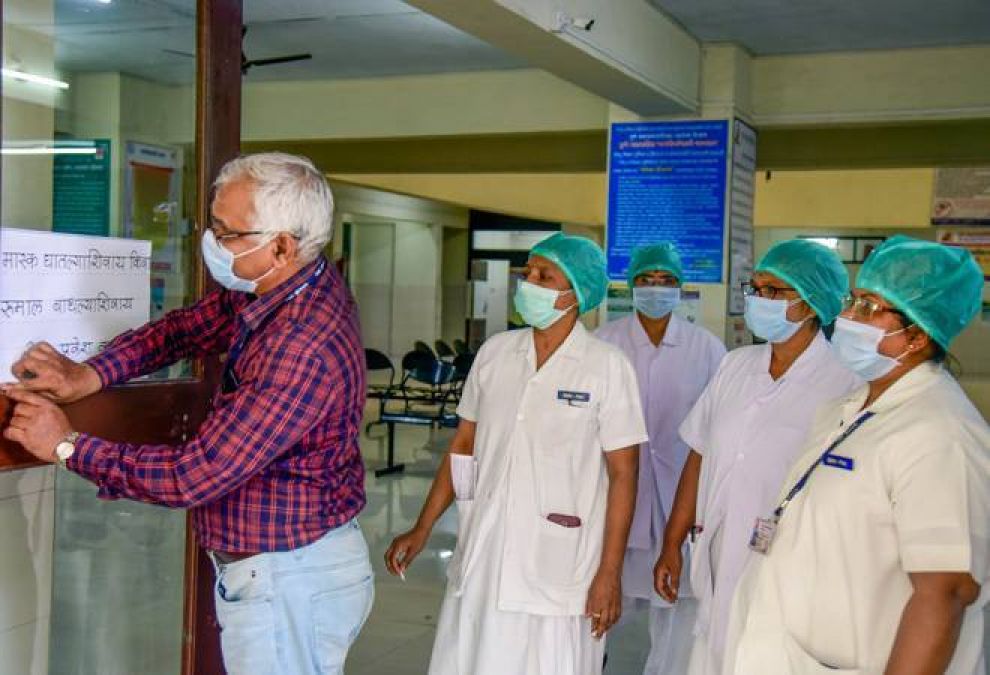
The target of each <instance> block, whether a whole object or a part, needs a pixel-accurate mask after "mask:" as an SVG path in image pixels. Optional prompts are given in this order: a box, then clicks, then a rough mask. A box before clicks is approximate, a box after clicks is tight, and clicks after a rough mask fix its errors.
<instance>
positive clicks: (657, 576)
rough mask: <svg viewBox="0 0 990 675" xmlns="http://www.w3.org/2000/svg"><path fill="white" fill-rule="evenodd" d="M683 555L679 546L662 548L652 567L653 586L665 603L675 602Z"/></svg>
mask: <svg viewBox="0 0 990 675" xmlns="http://www.w3.org/2000/svg"><path fill="white" fill-rule="evenodd" d="M683 565H684V555H683V554H682V553H681V548H680V547H679V546H670V547H666V546H665V547H664V549H663V551H661V553H660V557H659V558H658V559H657V564H656V565H655V566H654V567H653V586H654V588H656V589H657V593H659V594H660V597H661V598H663V599H664V600H666V601H667V602H671V603H673V602H677V589H678V587H679V586H680V585H681V567H682V566H683Z"/></svg>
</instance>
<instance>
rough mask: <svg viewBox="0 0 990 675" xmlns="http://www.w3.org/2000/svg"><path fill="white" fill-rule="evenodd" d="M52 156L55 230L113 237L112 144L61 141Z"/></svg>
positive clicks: (103, 139)
mask: <svg viewBox="0 0 990 675" xmlns="http://www.w3.org/2000/svg"><path fill="white" fill-rule="evenodd" d="M55 147H56V148H57V149H59V150H60V151H61V152H59V153H58V154H56V155H54V156H53V157H52V229H53V230H54V231H55V232H65V233H66V234H86V235H91V236H94V237H105V236H107V235H108V234H110V141H109V140H108V139H105V138H99V139H95V140H91V141H83V140H72V141H68V140H65V141H63V140H60V141H56V143H55Z"/></svg>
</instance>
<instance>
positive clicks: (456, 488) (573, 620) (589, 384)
mask: <svg viewBox="0 0 990 675" xmlns="http://www.w3.org/2000/svg"><path fill="white" fill-rule="evenodd" d="M606 283H607V282H606V278H605V260H604V255H603V254H602V251H601V249H600V248H598V246H596V245H595V244H594V243H592V242H591V241H589V240H587V239H582V238H580V237H569V236H566V235H563V234H556V235H553V236H552V237H550V238H548V239H545V240H543V241H542V242H540V243H539V244H537V245H536V247H535V248H534V249H533V250H532V252H531V254H530V258H529V262H528V263H527V265H526V272H525V281H522V282H521V283H520V285H519V289H518V291H517V293H516V296H515V305H516V308H517V309H518V310H519V313H520V315H521V316H522V318H523V319H524V320H525V321H526V323H527V324H529V325H530V326H531V328H529V329H523V330H517V331H510V332H507V333H502V334H500V335H496V336H494V337H492V338H491V339H489V340H488V341H487V342H486V343H485V344H484V345H483V346H482V348H481V350H480V352H479V353H478V356H477V358H476V360H475V362H474V365H473V367H472V369H471V373H470V375H469V376H468V380H467V382H466V383H465V385H464V394H463V397H462V398H461V403H460V406H459V407H458V410H457V412H458V415H459V416H460V418H461V422H460V425H459V427H458V429H457V433H456V435H455V436H454V439H453V441H452V443H451V448H450V453H449V454H448V455H447V456H446V457H445V458H444V461H443V462H442V463H441V465H440V470H439V472H438V473H437V477H436V479H435V480H434V482H433V487H432V489H431V490H430V494H429V496H428V497H427V501H426V504H425V505H424V507H423V510H422V513H421V514H420V517H419V520H418V522H417V524H416V526H415V527H414V528H413V529H412V530H410V531H409V532H407V533H406V534H404V535H401V536H399V537H397V538H396V539H395V541H393V542H392V545H391V546H390V548H389V550H388V551H387V552H386V554H385V560H386V565H387V567H388V569H389V571H390V572H391V573H393V574H401V573H403V571H404V570H405V568H406V567H407V566H408V565H409V564H410V562H412V560H413V558H415V557H416V555H417V554H418V553H419V552H420V551H421V550H422V549H423V547H424V545H425V544H426V540H427V539H428V538H429V535H430V531H431V529H432V528H433V524H434V523H435V522H436V521H437V519H438V518H439V517H440V515H441V514H442V513H443V512H444V511H445V510H446V509H447V507H448V506H449V505H450V504H451V502H452V501H454V499H456V500H457V506H458V514H459V517H460V526H459V530H460V533H459V537H458V542H457V551H456V552H455V554H454V557H453V559H452V560H451V563H450V569H449V572H448V577H449V582H448V585H447V594H446V597H445V599H444V603H443V608H442V610H441V612H440V619H439V624H438V626H437V637H436V641H435V643H434V646H433V657H432V660H431V663H430V670H429V672H430V673H431V674H432V675H448V674H449V675H467V674H468V673H470V674H471V675H592V674H593V673H600V672H601V671H602V658H603V649H604V645H603V641H602V640H601V639H600V638H601V637H602V636H603V635H604V634H605V632H606V631H607V630H608V629H609V628H610V627H611V626H612V624H614V623H615V621H616V620H617V619H618V618H619V614H620V612H621V604H622V594H621V575H622V560H623V556H624V554H625V548H626V538H627V536H628V534H629V523H630V521H631V520H632V514H633V508H634V506H635V501H636V470H637V466H638V463H639V458H638V446H639V444H640V443H642V442H643V441H645V440H647V436H646V433H645V427H644V422H643V414H642V411H641V408H640V403H639V392H638V391H637V388H636V376H635V374H634V373H633V370H632V366H631V365H630V364H629V361H628V360H627V359H626V358H625V356H623V355H622V352H620V351H619V350H618V349H616V348H615V347H612V346H611V345H608V344H606V343H605V342H602V341H601V340H598V339H597V338H595V337H592V336H591V335H589V334H588V332H587V331H586V330H585V328H584V326H583V325H581V324H580V323H579V322H578V320H577V317H578V314H580V313H582V312H587V311H590V310H592V309H594V308H595V307H596V306H597V305H598V304H599V303H600V302H601V300H602V298H603V297H604V295H605V286H606ZM595 638H598V639H595Z"/></svg>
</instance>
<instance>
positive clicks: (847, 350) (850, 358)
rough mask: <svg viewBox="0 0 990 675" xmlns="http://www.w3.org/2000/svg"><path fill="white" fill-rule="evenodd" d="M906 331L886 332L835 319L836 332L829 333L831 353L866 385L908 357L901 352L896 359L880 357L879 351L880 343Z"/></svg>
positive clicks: (866, 324) (858, 323)
mask: <svg viewBox="0 0 990 675" xmlns="http://www.w3.org/2000/svg"><path fill="white" fill-rule="evenodd" d="M905 330H907V328H906V327H905V328H902V329H900V330H895V331H894V332H893V333H885V332H883V329H882V328H877V327H876V326H871V325H870V324H868V323H860V322H859V321H852V320H851V319H847V318H845V317H842V316H840V317H839V318H838V319H836V320H835V332H834V333H832V351H833V352H834V353H835V356H836V358H838V359H839V361H840V362H841V363H842V365H844V366H845V367H846V368H848V369H849V370H851V371H853V372H854V373H856V374H857V375H859V376H860V377H861V378H863V379H864V380H866V381H867V382H870V381H872V380H879V379H880V378H882V377H884V376H885V375H887V374H888V373H890V371H892V370H893V369H894V368H896V367H897V366H899V365H901V361H900V360H901V359H902V358H904V354H907V352H904V354H901V355H900V356H898V357H897V358H896V359H895V358H894V357H892V356H887V355H886V354H881V353H880V352H879V350H878V348H879V347H880V342H882V341H883V339H884V338H885V337H887V336H890V335H897V334H898V333H903V332H904V331H905Z"/></svg>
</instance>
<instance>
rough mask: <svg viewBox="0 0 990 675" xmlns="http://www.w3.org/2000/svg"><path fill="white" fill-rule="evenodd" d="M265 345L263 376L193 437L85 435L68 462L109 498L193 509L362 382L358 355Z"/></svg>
mask: <svg viewBox="0 0 990 675" xmlns="http://www.w3.org/2000/svg"><path fill="white" fill-rule="evenodd" d="M327 339H328V340H333V339H334V338H333V336H332V335H330V336H328V338H327ZM264 351H265V353H266V354H268V355H269V356H270V358H269V359H268V360H266V362H265V363H264V364H263V365H262V367H261V368H260V369H259V372H258V374H257V375H255V376H253V377H252V378H251V379H248V380H246V381H244V382H242V383H241V384H240V386H239V387H238V388H237V390H236V391H235V392H234V393H232V394H231V399H230V400H229V401H226V402H225V404H224V406H223V407H222V408H220V409H219V410H217V411H214V412H213V413H212V414H211V415H210V416H209V417H208V418H207V419H206V421H205V422H204V423H203V425H202V426H201V427H200V429H199V431H198V433H197V436H196V438H194V439H193V440H191V441H189V442H188V443H184V444H182V445H179V446H163V445H131V444H127V443H112V442H109V441H105V440H101V439H98V438H94V437H92V436H87V435H85V434H84V435H82V436H80V438H79V440H78V442H77V443H76V453H75V454H74V455H73V456H72V457H71V458H70V459H69V461H68V462H67V463H66V466H67V467H68V468H69V469H71V470H73V471H75V472H77V473H79V474H80V475H82V476H83V477H84V478H87V479H89V480H91V481H92V482H94V483H96V484H97V485H98V486H99V487H100V496H102V497H107V498H120V497H126V498H128V499H135V500H139V501H145V502H150V503H155V504H162V505H164V506H170V507H178V508H190V507H194V506H199V505H202V504H207V503H209V502H211V501H214V500H216V499H218V498H220V497H222V496H223V495H225V494H228V493H230V492H232V491H233V490H235V489H237V488H238V487H239V486H241V485H242V484H243V483H245V482H246V481H247V480H248V479H250V478H251V477H252V476H253V475H255V474H256V473H257V472H259V471H260V470H262V469H263V468H264V467H266V466H267V465H268V464H270V463H271V462H272V461H274V460H275V459H277V458H278V457H279V456H280V455H282V454H284V453H285V452H286V451H287V450H289V449H290V448H292V447H293V446H294V445H295V444H296V443H298V442H299V440H300V438H302V436H303V435H305V434H307V433H308V432H309V430H310V429H311V428H312V427H313V425H315V424H316V423H318V422H319V421H320V420H321V419H323V418H324V417H325V416H326V415H328V414H329V413H330V411H331V409H332V407H333V406H335V405H338V402H339V401H341V400H345V399H347V398H348V396H349V394H348V388H350V387H354V386H357V382H356V380H357V378H355V377H353V376H352V373H356V372H358V369H359V368H360V367H361V366H360V364H359V363H358V358H357V357H354V362H353V363H351V364H349V367H342V365H341V364H336V363H328V362H327V361H326V360H324V359H322V358H321V357H320V356H319V355H317V354H313V353H312V352H311V350H310V349H309V348H308V347H307V345H304V344H301V345H298V346H293V345H292V344H291V343H289V344H284V343H281V341H277V343H276V344H273V345H271V346H268V345H266V346H265V348H264ZM331 351H333V352H334V353H346V352H345V350H343V349H337V350H331Z"/></svg>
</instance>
